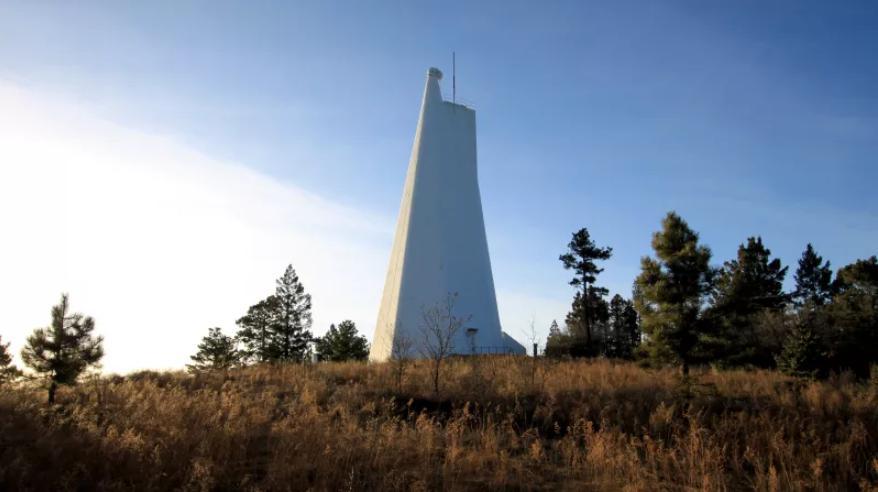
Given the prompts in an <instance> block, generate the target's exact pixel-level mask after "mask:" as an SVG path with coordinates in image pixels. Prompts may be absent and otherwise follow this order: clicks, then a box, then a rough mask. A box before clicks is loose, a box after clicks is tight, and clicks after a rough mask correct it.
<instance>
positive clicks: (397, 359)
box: [390, 335, 414, 393]
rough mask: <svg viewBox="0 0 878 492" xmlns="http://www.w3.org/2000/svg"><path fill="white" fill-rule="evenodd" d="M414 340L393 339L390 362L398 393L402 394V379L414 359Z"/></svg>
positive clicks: (403, 337)
mask: <svg viewBox="0 0 878 492" xmlns="http://www.w3.org/2000/svg"><path fill="white" fill-rule="evenodd" d="M413 345H414V343H412V339H411V338H409V337H407V336H405V335H399V336H396V337H394V338H393V345H392V346H391V349H390V362H391V363H392V364H393V375H394V377H395V378H396V391H397V393H402V378H403V376H405V370H406V367H407V366H408V363H409V361H410V360H411V357H412V346H413Z"/></svg>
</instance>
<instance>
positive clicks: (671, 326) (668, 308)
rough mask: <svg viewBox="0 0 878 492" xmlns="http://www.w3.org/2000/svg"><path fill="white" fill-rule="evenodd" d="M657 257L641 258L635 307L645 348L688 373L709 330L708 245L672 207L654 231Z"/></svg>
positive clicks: (711, 274)
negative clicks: (706, 305)
mask: <svg viewBox="0 0 878 492" xmlns="http://www.w3.org/2000/svg"><path fill="white" fill-rule="evenodd" d="M652 247H653V249H654V250H655V254H656V258H649V257H645V258H643V259H642V260H641V269H642V271H641V273H640V275H639V276H638V277H637V280H636V285H637V290H638V295H637V296H636V299H635V300H636V308H637V312H638V313H639V314H640V318H641V320H642V321H641V323H642V328H643V331H644V333H646V334H647V336H648V340H647V343H646V345H647V346H646V352H647V353H648V354H649V355H650V356H651V357H652V358H654V359H657V360H667V359H672V360H673V361H675V362H678V363H680V364H681V369H682V371H683V373H684V374H686V373H688V371H689V364H690V363H692V362H694V355H695V353H694V349H695V347H696V344H697V343H698V340H699V338H700V336H701V335H702V334H703V333H704V332H705V331H706V328H705V323H704V319H703V314H704V298H705V296H706V295H707V294H708V293H709V292H710V290H711V286H712V277H713V270H712V269H711V267H710V264H709V263H710V249H709V248H707V247H706V246H702V245H699V244H698V234H697V233H695V232H694V231H693V230H692V229H690V228H689V225H688V224H686V222H685V221H684V220H683V219H682V218H680V216H679V215H677V214H676V213H674V212H670V213H668V215H667V216H666V217H665V218H664V220H662V230H661V231H659V232H656V233H655V234H654V235H653V239H652Z"/></svg>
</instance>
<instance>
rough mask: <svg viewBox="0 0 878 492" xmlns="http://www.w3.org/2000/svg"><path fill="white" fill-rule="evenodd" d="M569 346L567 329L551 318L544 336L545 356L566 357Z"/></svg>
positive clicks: (568, 352) (568, 353)
mask: <svg viewBox="0 0 878 492" xmlns="http://www.w3.org/2000/svg"><path fill="white" fill-rule="evenodd" d="M577 295H578V294H577ZM568 318H569V315H568ZM568 326H569V325H568ZM570 348H571V336H570V333H569V329H561V328H560V327H558V322H557V321H555V320H552V324H551V325H550V326H549V336H548V337H547V338H546V349H545V350H544V351H543V353H544V354H545V355H546V357H553V358H561V357H567V356H569V355H570Z"/></svg>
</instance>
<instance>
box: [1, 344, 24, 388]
mask: <svg viewBox="0 0 878 492" xmlns="http://www.w3.org/2000/svg"><path fill="white" fill-rule="evenodd" d="M19 375H21V371H19V370H18V369H17V368H16V367H15V365H13V364H12V354H10V353H9V343H7V344H6V345H4V344H3V337H0V386H3V384H5V383H8V382H10V381H13V380H14V379H15V378H17V377H18V376H19Z"/></svg>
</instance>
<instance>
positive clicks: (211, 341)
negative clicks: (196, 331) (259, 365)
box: [186, 328, 241, 372]
mask: <svg viewBox="0 0 878 492" xmlns="http://www.w3.org/2000/svg"><path fill="white" fill-rule="evenodd" d="M190 359H192V364H187V366H186V367H187V368H189V371H190V372H205V371H216V370H226V369H231V368H232V367H234V366H236V365H238V364H239V363H240V362H241V354H240V353H239V352H238V350H237V347H236V343H235V339H234V338H233V337H230V336H228V335H224V334H223V331H222V329H221V328H210V329H208V334H207V336H206V337H204V338H202V339H201V343H199V344H198V352H196V353H195V355H193V356H191V357H190Z"/></svg>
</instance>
